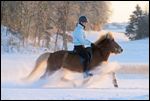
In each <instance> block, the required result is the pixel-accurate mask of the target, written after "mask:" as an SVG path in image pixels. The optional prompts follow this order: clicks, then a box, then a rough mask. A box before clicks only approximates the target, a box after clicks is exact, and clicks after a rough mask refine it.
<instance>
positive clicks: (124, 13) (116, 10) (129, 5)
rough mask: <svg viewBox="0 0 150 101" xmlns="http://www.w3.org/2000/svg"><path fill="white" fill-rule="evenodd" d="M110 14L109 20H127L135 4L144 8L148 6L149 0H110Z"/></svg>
mask: <svg viewBox="0 0 150 101" xmlns="http://www.w3.org/2000/svg"><path fill="white" fill-rule="evenodd" d="M111 4H112V6H111V9H112V16H111V17H110V21H109V22H128V21H129V17H130V15H131V14H132V12H133V11H134V10H135V7H136V5H137V4H139V5H140V7H142V9H145V8H146V7H145V5H147V6H148V8H149V1H111Z"/></svg>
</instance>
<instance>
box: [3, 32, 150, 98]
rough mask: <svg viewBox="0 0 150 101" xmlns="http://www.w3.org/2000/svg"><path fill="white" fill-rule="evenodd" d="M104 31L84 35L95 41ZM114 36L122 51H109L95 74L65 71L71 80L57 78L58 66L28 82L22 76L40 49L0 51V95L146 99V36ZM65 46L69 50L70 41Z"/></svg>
mask: <svg viewBox="0 0 150 101" xmlns="http://www.w3.org/2000/svg"><path fill="white" fill-rule="evenodd" d="M105 32H107V31H102V32H93V31H89V32H87V33H88V34H87V38H88V39H89V40H91V41H92V42H94V41H95V40H97V39H98V38H99V37H100V36H101V35H102V34H103V33H105ZM114 37H115V40H116V41H117V42H118V43H119V44H120V45H121V47H122V48H123V49H124V51H123V53H121V54H118V55H111V56H110V58H109V64H106V65H105V64H104V65H103V66H100V67H103V69H102V70H101V69H97V70H95V71H93V73H94V76H93V77H92V78H89V79H87V80H83V77H82V76H83V75H82V74H80V73H74V74H73V73H71V72H69V71H65V74H67V75H65V77H66V78H68V77H69V78H68V79H71V80H70V81H71V82H70V81H63V80H60V78H59V76H60V73H62V74H61V75H63V72H62V71H61V70H60V71H58V72H57V73H56V74H55V75H53V77H49V78H46V79H42V80H39V81H35V82H33V83H27V82H24V81H22V78H24V77H26V76H27V75H28V74H29V73H30V72H31V71H32V69H33V68H34V63H35V60H36V59H37V58H38V56H39V55H40V54H41V53H42V52H41V51H40V53H32V52H31V53H28V54H26V53H5V52H4V53H1V99H3V100H6V99H7V100H8V99H11V100H15V99H33V100H39V99H47V100H48V99H60V100H61V99H63V100H64V99H80V100H98V99H104V100H119V99H120V100H148V99H149V39H143V40H137V41H130V40H128V38H127V37H126V36H125V35H124V34H123V33H120V32H119V33H118V32H114ZM68 46H69V50H72V48H73V47H72V44H71V43H69V44H68ZM109 71H115V72H116V77H117V81H118V85H119V88H114V86H113V84H112V76H111V75H110V74H109V73H108V72H109ZM101 73H102V74H103V75H102V74H101ZM84 81H87V82H84ZM72 82H73V83H72Z"/></svg>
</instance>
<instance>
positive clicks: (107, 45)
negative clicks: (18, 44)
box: [28, 32, 123, 87]
mask: <svg viewBox="0 0 150 101" xmlns="http://www.w3.org/2000/svg"><path fill="white" fill-rule="evenodd" d="M94 44H95V47H92V52H93V56H92V60H91V63H90V64H89V66H88V68H89V70H93V69H95V68H96V67H97V66H98V65H100V63H102V62H104V61H107V60H108V58H109V56H110V54H111V53H115V54H118V53H121V52H122V51H123V49H122V48H121V47H120V46H119V45H118V44H117V43H116V42H115V40H114V37H113V36H112V34H111V33H110V32H108V33H107V34H106V35H103V36H102V37H101V38H100V39H98V40H97V41H96V42H95V43H94ZM43 65H45V67H44V66H43ZM60 68H65V69H67V70H70V71H74V72H81V73H82V72H83V67H82V65H81V63H80V57H79V56H78V55H76V54H73V53H71V52H69V51H65V50H61V51H56V52H54V53H44V54H42V55H41V56H40V57H39V58H38V59H37V61H36V65H35V68H34V70H33V71H32V72H31V73H30V75H29V76H28V78H34V75H39V77H45V76H46V75H50V74H53V73H54V72H56V71H58V70H59V69H60ZM112 74H113V76H114V80H113V82H114V86H115V87H118V85H117V82H116V79H115V73H112Z"/></svg>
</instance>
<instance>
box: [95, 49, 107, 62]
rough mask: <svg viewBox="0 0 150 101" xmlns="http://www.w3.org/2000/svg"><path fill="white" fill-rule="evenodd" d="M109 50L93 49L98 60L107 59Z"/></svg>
mask: <svg viewBox="0 0 150 101" xmlns="http://www.w3.org/2000/svg"><path fill="white" fill-rule="evenodd" d="M109 55H110V52H109V51H108V50H102V49H100V50H95V56H96V57H97V58H98V59H99V62H103V61H107V60H108V58H109Z"/></svg>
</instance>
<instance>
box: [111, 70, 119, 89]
mask: <svg viewBox="0 0 150 101" xmlns="http://www.w3.org/2000/svg"><path fill="white" fill-rule="evenodd" d="M112 79H113V84H114V87H116V88H118V83H117V79H116V74H115V72H113V73H112Z"/></svg>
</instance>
